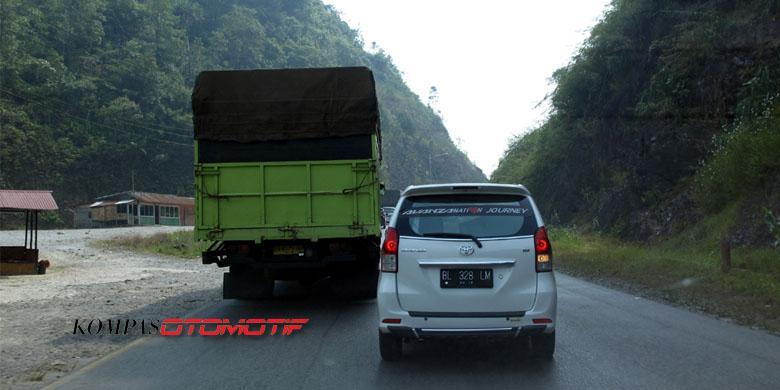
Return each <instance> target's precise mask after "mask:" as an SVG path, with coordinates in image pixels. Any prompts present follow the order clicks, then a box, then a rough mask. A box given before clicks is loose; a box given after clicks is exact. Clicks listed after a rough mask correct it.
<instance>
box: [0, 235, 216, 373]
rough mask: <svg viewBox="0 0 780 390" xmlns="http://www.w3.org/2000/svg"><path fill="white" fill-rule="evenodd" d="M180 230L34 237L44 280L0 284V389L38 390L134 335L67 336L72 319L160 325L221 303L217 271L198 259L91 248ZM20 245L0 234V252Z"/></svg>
mask: <svg viewBox="0 0 780 390" xmlns="http://www.w3.org/2000/svg"><path fill="white" fill-rule="evenodd" d="M181 229H185V228H172V227H160V226H155V227H133V228H117V229H89V230H61V231H56V230H49V231H41V232H39V236H38V246H39V248H40V250H41V255H40V256H41V258H43V259H48V260H50V261H51V267H50V268H49V269H48V270H47V272H46V274H45V275H23V276H4V277H0V313H1V314H0V335H1V337H0V388H38V387H40V386H42V385H44V384H47V383H50V382H52V381H54V380H56V379H57V378H59V377H62V376H64V375H66V374H67V373H68V372H70V371H72V370H73V369H75V368H78V367H81V366H83V365H85V364H87V363H89V362H90V361H92V360H94V359H95V358H97V357H99V356H102V355H105V354H106V353H109V352H110V351H112V350H115V349H118V348H120V347H121V346H123V345H126V344H127V343H129V342H131V341H133V340H136V339H138V338H139V337H154V336H149V335H146V336H144V335H140V334H138V333H140V332H136V333H135V334H133V335H127V336H124V335H101V336H91V335H73V330H74V322H75V320H76V319H82V321H83V320H84V319H103V320H107V319H122V320H124V319H138V320H140V319H155V320H157V319H161V318H166V317H172V316H178V315H184V314H186V313H188V312H191V311H193V310H195V309H197V308H200V307H203V306H206V305H209V304H212V303H216V302H219V301H220V300H221V291H220V286H221V281H222V277H221V274H222V272H224V270H220V269H218V268H216V267H212V266H205V265H203V264H201V263H200V261H199V259H190V260H187V259H180V258H174V257H168V256H159V255H153V254H138V253H132V252H126V251H111V250H106V249H101V248H99V247H96V246H93V245H90V242H91V241H92V240H107V239H112V238H116V237H122V236H126V235H151V234H155V233H160V232H170V231H175V230H181ZM23 241H24V232H23V231H21V232H20V231H3V232H2V233H0V245H16V244H18V243H19V242H23Z"/></svg>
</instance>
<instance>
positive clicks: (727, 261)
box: [720, 238, 731, 273]
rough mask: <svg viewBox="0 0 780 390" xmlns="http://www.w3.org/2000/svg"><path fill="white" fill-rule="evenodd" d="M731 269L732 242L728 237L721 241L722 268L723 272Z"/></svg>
mask: <svg viewBox="0 0 780 390" xmlns="http://www.w3.org/2000/svg"><path fill="white" fill-rule="evenodd" d="M730 269H731V242H730V241H729V239H728V238H724V239H723V240H722V241H721V242H720V270H721V272H723V273H728V272H729V270H730Z"/></svg>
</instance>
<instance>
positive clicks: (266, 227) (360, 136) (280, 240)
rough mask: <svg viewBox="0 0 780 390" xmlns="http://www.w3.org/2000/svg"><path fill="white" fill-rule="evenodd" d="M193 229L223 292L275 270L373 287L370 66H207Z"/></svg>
mask: <svg viewBox="0 0 780 390" xmlns="http://www.w3.org/2000/svg"><path fill="white" fill-rule="evenodd" d="M192 109H193V122H194V128H195V189H196V198H195V210H196V213H195V235H196V238H197V239H198V240H207V241H211V245H210V246H209V248H208V249H207V250H206V251H204V252H203V256H202V258H203V263H204V264H216V265H217V266H219V267H229V272H227V273H225V274H224V279H223V297H224V298H225V299H231V298H232V299H256V298H266V297H271V296H273V290H274V284H275V283H274V282H275V280H297V281H300V282H301V283H303V284H307V285H308V284H312V283H314V282H316V281H318V280H321V279H323V278H326V277H329V278H331V285H335V286H338V287H337V289H339V290H340V291H342V292H343V291H346V292H347V293H348V294H349V295H353V296H359V297H372V296H375V295H376V280H377V275H378V271H377V263H378V259H379V241H380V234H381V233H380V224H381V216H380V213H381V211H380V208H379V203H380V192H381V188H380V187H381V184H380V181H379V177H378V168H379V167H378V165H379V162H380V160H381V132H380V126H379V110H378V105H377V99H376V92H375V85H374V78H373V74H372V72H371V71H370V70H369V69H368V68H364V67H353V68H317V69H272V70H240V71H206V72H202V73H200V75H199V76H198V78H197V80H196V82H195V88H194V90H193V93H192Z"/></svg>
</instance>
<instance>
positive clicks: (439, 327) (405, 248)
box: [377, 183, 557, 360]
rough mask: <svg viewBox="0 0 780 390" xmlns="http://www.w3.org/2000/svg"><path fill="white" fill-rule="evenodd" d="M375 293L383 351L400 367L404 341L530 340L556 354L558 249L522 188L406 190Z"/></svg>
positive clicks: (542, 352)
mask: <svg viewBox="0 0 780 390" xmlns="http://www.w3.org/2000/svg"><path fill="white" fill-rule="evenodd" d="M379 267H380V271H381V272H380V276H379V286H378V291H377V306H378V311H379V350H380V353H381V355H382V358H383V359H385V360H397V359H400V358H401V356H402V352H403V342H404V340H410V339H424V338H429V337H437V336H464V335H467V336H486V335H491V336H495V335H503V336H507V337H528V338H530V342H531V351H532V353H533V354H534V355H536V356H540V357H545V358H551V357H552V355H553V352H554V351H555V315H556V303H557V292H556V287H555V276H554V275H553V272H552V248H551V246H550V241H549V239H548V238H547V232H546V230H545V228H544V222H542V217H541V215H540V214H539V210H538V209H537V207H536V204H535V203H534V201H533V199H532V198H531V194H530V193H529V192H528V190H527V189H526V188H525V187H524V186H522V185H509V184H465V183H464V184H436V185H423V186H411V187H408V188H407V189H406V190H405V191H404V192H403V193H402V194H401V199H400V200H399V202H398V205H397V206H396V212H395V213H394V214H393V217H392V219H391V220H390V223H389V225H388V228H387V230H386V232H385V237H384V240H383V242H382V248H381V258H380V266H379Z"/></svg>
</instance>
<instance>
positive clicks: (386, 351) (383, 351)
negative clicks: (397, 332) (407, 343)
mask: <svg viewBox="0 0 780 390" xmlns="http://www.w3.org/2000/svg"><path fill="white" fill-rule="evenodd" d="M403 351H404V343H403V339H401V338H400V337H398V336H394V335H391V334H385V333H382V332H379V354H380V355H381V356H382V360H386V361H391V362H392V361H397V360H400V359H401V356H403Z"/></svg>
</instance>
